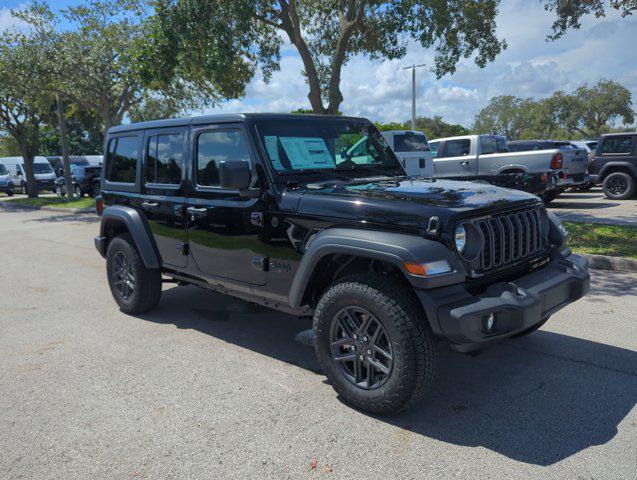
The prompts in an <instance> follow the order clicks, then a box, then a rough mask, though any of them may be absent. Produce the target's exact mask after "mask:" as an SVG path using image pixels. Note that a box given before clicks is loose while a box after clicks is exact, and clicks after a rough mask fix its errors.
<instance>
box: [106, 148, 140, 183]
mask: <svg viewBox="0 0 637 480" xmlns="http://www.w3.org/2000/svg"><path fill="white" fill-rule="evenodd" d="M106 153H107V157H106V180H108V181H109V182H120V183H135V177H136V172H137V157H138V156H139V142H138V140H137V137H116V138H111V139H110V141H109V142H108V149H107V152H106Z"/></svg>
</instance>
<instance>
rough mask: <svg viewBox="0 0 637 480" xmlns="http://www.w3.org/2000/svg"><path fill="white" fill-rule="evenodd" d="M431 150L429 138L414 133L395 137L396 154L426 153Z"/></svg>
mask: <svg viewBox="0 0 637 480" xmlns="http://www.w3.org/2000/svg"><path fill="white" fill-rule="evenodd" d="M428 150H429V146H428V145H427V137H425V136H424V135H416V134H414V133H404V134H401V135H394V151H396V152H426V151H428Z"/></svg>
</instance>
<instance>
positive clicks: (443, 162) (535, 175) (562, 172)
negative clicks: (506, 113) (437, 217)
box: [429, 135, 586, 203]
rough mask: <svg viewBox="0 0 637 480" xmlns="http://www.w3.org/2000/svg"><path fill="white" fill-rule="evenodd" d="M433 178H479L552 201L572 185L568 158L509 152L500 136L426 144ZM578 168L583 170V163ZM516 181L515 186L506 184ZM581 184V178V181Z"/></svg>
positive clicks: (555, 153) (546, 152)
mask: <svg viewBox="0 0 637 480" xmlns="http://www.w3.org/2000/svg"><path fill="white" fill-rule="evenodd" d="M429 148H431V152H432V154H433V156H434V176H435V177H436V178H466V179H481V180H486V181H487V182H489V183H492V184H495V185H499V186H509V187H511V188H518V189H522V190H525V191H528V192H530V193H534V194H536V195H538V196H540V197H541V198H542V199H543V200H544V202H545V203H549V202H551V201H552V200H554V199H555V198H556V197H557V196H558V195H559V194H560V193H561V192H562V190H563V189H565V188H566V187H567V185H572V184H574V183H575V180H574V176H572V177H571V178H569V179H568V181H567V180H566V172H567V171H568V172H569V173H572V169H573V167H572V165H571V164H572V163H573V162H571V160H570V157H571V156H570V155H569V156H568V160H565V156H566V155H565V154H564V153H563V152H562V151H560V150H557V149H555V150H543V151H538V152H510V151H509V145H508V143H507V141H506V139H505V138H504V137H502V136H500V135H464V136H459V137H447V138H437V139H435V140H430V141H429ZM582 169H583V171H584V172H585V171H586V165H585V162H584V161H582ZM513 180H517V182H518V183H520V185H519V186H515V184H513V185H509V184H508V183H513ZM582 181H583V178H582Z"/></svg>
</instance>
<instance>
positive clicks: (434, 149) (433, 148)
mask: <svg viewBox="0 0 637 480" xmlns="http://www.w3.org/2000/svg"><path fill="white" fill-rule="evenodd" d="M439 146H440V142H429V149H430V150H431V156H432V157H434V158H436V157H437V156H438V147H439Z"/></svg>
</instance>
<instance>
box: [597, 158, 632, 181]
mask: <svg viewBox="0 0 637 480" xmlns="http://www.w3.org/2000/svg"><path fill="white" fill-rule="evenodd" d="M616 167H621V169H627V170H630V172H631V173H632V174H633V176H634V177H635V178H637V166H635V165H634V164H633V163H632V162H608V163H605V164H604V165H602V166H601V168H600V169H599V178H600V180H603V179H604V178H606V177H607V176H608V175H610V174H611V173H612V172H609V171H608V170H614V169H615V168H616Z"/></svg>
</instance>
